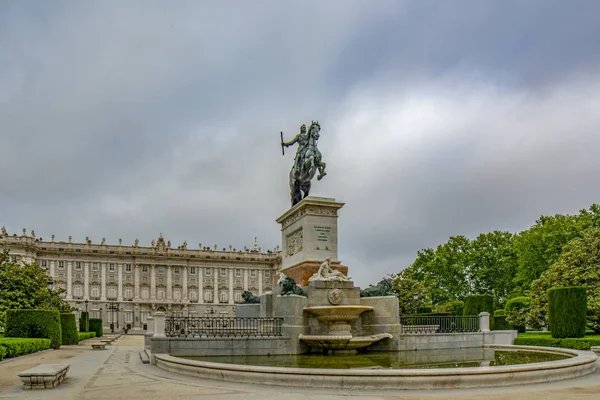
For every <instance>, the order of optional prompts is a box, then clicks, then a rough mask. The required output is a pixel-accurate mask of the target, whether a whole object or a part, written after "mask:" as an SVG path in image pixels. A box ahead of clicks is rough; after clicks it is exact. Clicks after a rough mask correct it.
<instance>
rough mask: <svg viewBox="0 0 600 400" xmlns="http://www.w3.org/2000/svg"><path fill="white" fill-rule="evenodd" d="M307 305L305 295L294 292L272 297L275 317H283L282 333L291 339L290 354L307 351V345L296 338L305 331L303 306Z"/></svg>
mask: <svg viewBox="0 0 600 400" xmlns="http://www.w3.org/2000/svg"><path fill="white" fill-rule="evenodd" d="M307 305H308V299H307V298H306V297H304V296H297V295H294V294H291V295H287V296H277V298H275V299H273V306H274V310H273V312H274V314H275V317H276V318H283V325H282V326H281V331H282V334H283V336H284V337H289V338H290V339H291V348H290V354H302V353H306V352H308V346H306V345H305V344H304V343H302V342H301V341H300V340H299V339H298V337H299V336H300V335H301V334H303V333H306V326H307V324H306V317H305V313H304V308H305V307H306V306H307Z"/></svg>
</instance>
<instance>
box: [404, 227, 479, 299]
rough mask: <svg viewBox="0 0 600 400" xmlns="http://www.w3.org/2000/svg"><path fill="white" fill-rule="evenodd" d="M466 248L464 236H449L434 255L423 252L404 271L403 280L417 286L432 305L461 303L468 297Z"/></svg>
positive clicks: (425, 250) (432, 252)
mask: <svg viewBox="0 0 600 400" xmlns="http://www.w3.org/2000/svg"><path fill="white" fill-rule="evenodd" d="M470 246H471V243H470V241H469V239H467V238H466V237H465V236H452V237H450V239H449V240H448V242H446V243H444V244H442V245H439V246H438V247H437V248H436V249H435V251H434V250H433V249H431V248H427V249H423V250H421V251H419V252H418V254H417V259H416V260H415V261H414V262H413V263H412V264H411V265H410V266H409V267H408V268H407V269H406V271H407V272H406V273H407V275H405V276H406V277H410V278H412V279H415V280H417V281H419V282H421V283H422V284H423V287H424V289H425V292H426V294H427V297H428V298H429V299H431V301H432V303H433V304H443V303H447V302H449V301H452V300H461V299H462V298H464V297H465V296H466V295H467V294H468V293H469V283H468V276H467V274H468V268H469V250H470Z"/></svg>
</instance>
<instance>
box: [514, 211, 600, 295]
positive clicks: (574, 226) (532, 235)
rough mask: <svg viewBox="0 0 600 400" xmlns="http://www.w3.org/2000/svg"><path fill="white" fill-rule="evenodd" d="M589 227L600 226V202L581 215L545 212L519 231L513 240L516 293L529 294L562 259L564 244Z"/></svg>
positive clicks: (579, 235) (580, 212) (580, 213)
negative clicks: (545, 272)
mask: <svg viewBox="0 0 600 400" xmlns="http://www.w3.org/2000/svg"><path fill="white" fill-rule="evenodd" d="M589 228H600V205H598V204H592V205H591V206H590V207H589V209H587V210H585V209H584V210H580V211H579V214H577V215H562V214H556V215H554V216H541V217H540V219H538V220H537V221H536V222H535V225H534V226H532V227H531V228H529V229H528V230H526V231H523V232H521V233H519V234H518V235H517V237H515V239H514V243H513V246H514V250H515V252H516V254H517V260H518V261H517V263H518V271H517V275H516V277H515V284H516V287H517V291H516V294H525V293H526V292H527V290H529V288H530V287H531V285H532V283H533V281H534V280H536V279H538V278H539V277H540V276H541V275H542V273H544V271H546V270H547V269H548V267H550V265H552V264H554V263H555V262H556V261H558V258H559V257H560V255H561V253H562V251H563V248H564V246H565V245H566V244H567V243H569V242H570V241H571V240H573V239H575V238H578V237H582V236H583V232H584V231H585V230H586V229H589Z"/></svg>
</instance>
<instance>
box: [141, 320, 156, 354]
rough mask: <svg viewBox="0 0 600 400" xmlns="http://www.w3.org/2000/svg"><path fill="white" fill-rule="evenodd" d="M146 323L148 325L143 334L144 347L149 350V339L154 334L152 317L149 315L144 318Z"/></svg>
mask: <svg viewBox="0 0 600 400" xmlns="http://www.w3.org/2000/svg"><path fill="white" fill-rule="evenodd" d="M141 322H142V321H141V318H140V323H141ZM146 325H148V329H147V330H146V333H145V334H144V349H146V350H150V339H151V338H152V336H154V318H152V317H151V316H150V317H148V318H146Z"/></svg>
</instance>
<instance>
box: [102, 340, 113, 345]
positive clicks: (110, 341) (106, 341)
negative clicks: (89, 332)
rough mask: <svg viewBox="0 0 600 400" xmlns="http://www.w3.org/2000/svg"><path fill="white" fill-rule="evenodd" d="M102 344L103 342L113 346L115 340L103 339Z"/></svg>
mask: <svg viewBox="0 0 600 400" xmlns="http://www.w3.org/2000/svg"><path fill="white" fill-rule="evenodd" d="M100 342H102V343H104V344H106V345H109V344H111V343H112V342H113V340H112V339H102V340H100Z"/></svg>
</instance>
